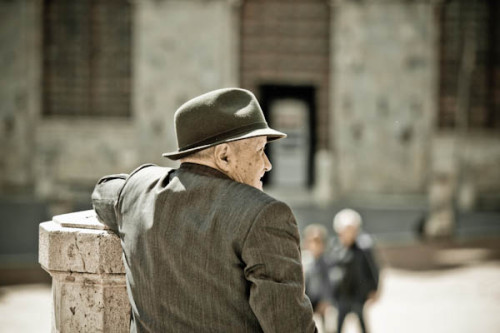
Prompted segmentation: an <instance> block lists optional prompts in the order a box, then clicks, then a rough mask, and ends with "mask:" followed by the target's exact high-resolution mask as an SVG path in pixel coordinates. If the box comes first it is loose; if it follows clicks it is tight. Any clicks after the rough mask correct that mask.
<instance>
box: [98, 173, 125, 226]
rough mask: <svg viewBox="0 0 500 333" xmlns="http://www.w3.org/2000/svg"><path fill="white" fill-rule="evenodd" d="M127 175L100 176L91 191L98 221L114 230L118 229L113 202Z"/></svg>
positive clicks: (116, 198)
mask: <svg viewBox="0 0 500 333" xmlns="http://www.w3.org/2000/svg"><path fill="white" fill-rule="evenodd" d="M127 176H128V175H127V174H117V175H110V176H105V177H102V178H101V179H100V180H99V181H98V182H97V185H96V186H95V188H94V192H93V193H92V206H94V210H95V212H96V213H97V217H98V219H99V221H100V222H101V223H103V224H105V225H107V226H108V227H109V228H111V230H113V231H115V232H117V231H118V224H117V219H116V213H115V203H116V200H118V196H119V195H120V191H121V189H122V187H123V185H124V184H125V180H126V179H127Z"/></svg>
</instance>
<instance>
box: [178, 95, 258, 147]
mask: <svg viewBox="0 0 500 333" xmlns="http://www.w3.org/2000/svg"><path fill="white" fill-rule="evenodd" d="M252 126H255V127H256V128H257V127H259V128H263V127H267V123H266V120H265V118H264V115H263V113H262V110H261V108H260V106H259V103H258V102H257V99H256V98H255V96H254V95H253V94H252V93H251V92H249V91H248V90H244V89H238V88H228V89H219V90H215V91H211V92H208V93H206V94H203V95H201V96H198V97H196V98H193V99H192V100H190V101H188V102H186V103H184V104H183V105H182V106H181V107H180V108H179V109H178V110H177V111H176V112H175V130H176V135H177V143H178V147H179V151H182V150H185V149H189V148H192V147H194V146H196V145H198V144H208V143H210V142H209V141H211V140H213V142H215V141H217V140H219V139H222V136H225V135H227V134H228V132H232V131H238V130H239V129H241V130H242V131H244V130H245V128H247V129H248V127H252Z"/></svg>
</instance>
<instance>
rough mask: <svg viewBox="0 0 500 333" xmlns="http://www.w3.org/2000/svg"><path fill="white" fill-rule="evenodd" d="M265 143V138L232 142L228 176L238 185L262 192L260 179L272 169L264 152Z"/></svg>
mask: <svg viewBox="0 0 500 333" xmlns="http://www.w3.org/2000/svg"><path fill="white" fill-rule="evenodd" d="M266 143H267V137H265V136H259V137H256V138H249V139H244V140H240V141H235V142H232V143H231V148H232V150H233V159H232V160H231V163H230V164H229V165H230V171H229V176H230V177H231V178H232V179H234V180H236V181H238V182H240V183H243V184H247V185H250V186H253V187H255V188H258V189H259V190H262V181H261V178H262V177H264V174H265V173H266V172H267V171H269V170H271V168H272V165H271V162H269V159H268V158H267V156H266V153H265V152H264V148H265V147H266Z"/></svg>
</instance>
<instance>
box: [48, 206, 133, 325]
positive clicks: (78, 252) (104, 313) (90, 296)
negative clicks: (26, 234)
mask: <svg viewBox="0 0 500 333" xmlns="http://www.w3.org/2000/svg"><path fill="white" fill-rule="evenodd" d="M106 229H107V227H106V226H105V225H103V224H101V223H100V222H98V221H97V218H96V215H95V212H94V211H93V210H89V211H82V212H76V213H71V214H65V215H59V216H55V217H54V218H53V219H52V221H50V222H44V223H41V224H40V238H39V241H40V244H39V262H40V264H41V265H42V267H43V268H44V269H45V270H46V271H47V272H48V273H49V274H50V275H51V276H52V301H53V303H52V332H128V331H129V325H130V304H129V301H128V297H127V290H126V283H125V269H124V266H123V263H122V255H121V253H122V251H121V246H120V239H119V237H118V236H117V235H115V234H114V233H112V232H111V231H109V230H106Z"/></svg>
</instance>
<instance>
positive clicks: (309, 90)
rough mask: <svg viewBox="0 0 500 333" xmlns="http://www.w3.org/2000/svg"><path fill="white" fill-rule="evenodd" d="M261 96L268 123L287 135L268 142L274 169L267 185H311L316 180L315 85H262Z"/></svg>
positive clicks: (295, 186)
mask: <svg viewBox="0 0 500 333" xmlns="http://www.w3.org/2000/svg"><path fill="white" fill-rule="evenodd" d="M259 96H260V102H261V106H262V109H263V111H264V114H265V116H266V119H267V121H268V123H269V125H270V126H271V127H273V128H275V129H277V130H279V131H283V132H285V133H286V134H288V137H287V138H286V139H284V140H279V141H277V142H274V143H272V144H270V145H268V148H267V154H268V156H269V159H270V160H271V163H272V164H273V171H272V172H270V173H267V174H266V176H265V178H264V184H265V185H271V186H273V187H274V186H276V187H289V188H310V187H311V186H312V185H313V183H314V151H315V143H316V139H315V138H316V133H315V128H316V126H315V113H316V105H315V88H314V87H313V86H290V85H261V86H260V87H259Z"/></svg>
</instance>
